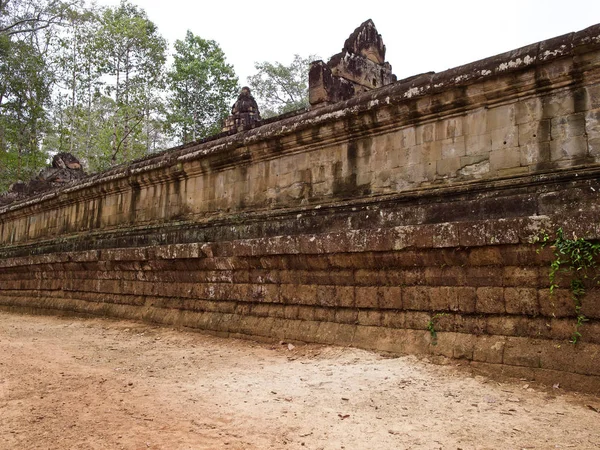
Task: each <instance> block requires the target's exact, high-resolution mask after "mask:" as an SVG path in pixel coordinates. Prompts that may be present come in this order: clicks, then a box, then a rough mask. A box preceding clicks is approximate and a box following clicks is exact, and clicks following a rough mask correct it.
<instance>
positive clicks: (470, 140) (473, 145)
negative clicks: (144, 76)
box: [465, 132, 492, 156]
mask: <svg viewBox="0 0 600 450" xmlns="http://www.w3.org/2000/svg"><path fill="white" fill-rule="evenodd" d="M491 151H492V134H491V132H490V133H485V134H481V135H475V136H474V135H467V136H466V139H465V155H466V156H473V155H487V154H488V153H489V152H491Z"/></svg>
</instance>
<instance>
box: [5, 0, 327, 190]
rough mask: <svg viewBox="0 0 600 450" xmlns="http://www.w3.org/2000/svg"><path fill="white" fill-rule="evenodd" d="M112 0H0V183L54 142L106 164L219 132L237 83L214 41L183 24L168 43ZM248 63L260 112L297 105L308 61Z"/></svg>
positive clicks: (33, 167)
mask: <svg viewBox="0 0 600 450" xmlns="http://www.w3.org/2000/svg"><path fill="white" fill-rule="evenodd" d="M167 50H168V43H167V41H166V40H165V39H164V38H163V37H162V36H161V34H160V30H159V29H158V27H157V26H156V24H155V23H154V22H152V21H151V20H150V19H149V18H148V16H147V14H146V12H145V11H144V10H143V9H142V8H140V7H138V6H135V5H133V4H132V3H130V2H129V1H128V0H121V3H120V4H119V5H116V6H113V7H98V6H96V5H95V4H93V3H92V4H90V3H88V1H87V0H0V175H1V176H0V192H2V191H4V190H6V189H7V188H8V186H9V185H10V184H11V183H13V182H15V181H17V180H22V181H27V180H29V179H31V178H33V177H35V176H36V175H37V174H38V173H39V171H40V169H41V168H42V167H44V166H45V165H46V164H47V163H48V161H49V160H50V159H51V157H52V155H54V154H56V153H59V152H69V153H72V154H74V155H75V156H77V157H78V158H79V159H80V161H82V163H83V164H84V166H85V167H86V168H87V170H88V171H91V172H95V171H100V170H105V169H107V168H109V167H111V166H113V165H115V164H119V163H122V162H126V161H130V160H132V159H135V158H139V157H142V156H144V155H147V154H149V153H152V152H155V151H159V150H163V149H166V148H168V147H169V146H172V145H173V144H175V143H188V142H191V141H194V140H197V139H201V138H203V137H206V136H209V135H212V134H214V133H218V132H219V131H220V130H221V122H222V120H223V119H224V118H225V117H226V116H227V115H228V114H229V112H230V108H231V105H232V104H233V102H234V100H235V97H236V96H237V94H238V93H239V83H238V77H237V76H236V74H235V71H234V69H233V66H232V65H231V64H229V63H228V62H227V59H226V57H225V54H224V52H223V50H222V49H221V48H220V46H219V44H218V43H217V42H215V41H212V40H208V39H203V38H202V37H200V36H198V35H195V34H194V33H192V32H191V31H187V33H186V34H185V36H183V38H182V39H181V40H177V41H175V43H174V46H173V54H172V64H171V65H170V67H168V68H167V67H166V63H167ZM313 59H316V58H314V57H308V58H302V57H300V56H298V55H296V56H295V57H294V60H293V61H292V63H291V64H290V65H283V64H281V63H279V62H276V63H270V62H266V61H265V62H262V63H256V69H257V73H256V74H255V75H254V76H252V77H250V78H249V82H250V86H251V87H252V91H253V94H254V96H255V97H256V99H257V100H258V102H259V104H260V106H261V110H262V114H263V117H269V116H272V115H277V114H281V113H284V112H287V111H291V110H295V109H298V108H302V107H304V106H306V105H307V104H308V103H307V84H308V82H307V78H308V64H309V62H310V61H311V60H313Z"/></svg>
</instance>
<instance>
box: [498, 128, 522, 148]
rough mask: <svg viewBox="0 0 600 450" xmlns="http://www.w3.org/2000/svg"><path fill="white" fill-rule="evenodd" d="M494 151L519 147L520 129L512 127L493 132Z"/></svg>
mask: <svg viewBox="0 0 600 450" xmlns="http://www.w3.org/2000/svg"><path fill="white" fill-rule="evenodd" d="M491 136H492V151H495V150H502V149H507V148H514V147H518V146H519V127H517V126H516V125H515V126H510V127H506V128H499V129H496V130H492V132H491Z"/></svg>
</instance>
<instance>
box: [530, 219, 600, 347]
mask: <svg viewBox="0 0 600 450" xmlns="http://www.w3.org/2000/svg"><path fill="white" fill-rule="evenodd" d="M539 240H540V242H541V245H542V247H546V246H550V248H551V249H552V250H553V252H554V260H553V261H552V263H551V264H550V272H549V277H550V293H551V294H554V292H555V290H556V289H557V288H558V287H560V286H559V284H558V281H557V275H558V274H560V273H562V274H565V275H566V276H567V277H568V278H569V279H570V281H569V289H570V291H571V299H572V300H573V305H574V308H575V314H576V316H577V322H576V324H575V331H574V332H573V335H572V336H571V342H572V343H573V344H576V343H577V342H578V341H579V339H580V338H581V332H580V328H581V326H582V325H583V324H584V323H585V322H587V320H588V319H587V317H585V315H584V314H583V312H582V302H583V298H584V297H585V294H586V290H587V287H588V286H590V285H594V284H598V280H599V277H600V273H599V272H598V266H597V257H598V255H599V254H600V243H594V242H590V241H588V240H586V239H583V238H578V237H576V236H575V235H573V238H572V239H569V238H567V237H565V235H564V232H563V229H562V228H559V229H558V230H557V231H556V237H555V238H554V240H552V239H551V238H550V236H549V235H548V234H547V233H543V234H542V236H541V238H540V239H539Z"/></svg>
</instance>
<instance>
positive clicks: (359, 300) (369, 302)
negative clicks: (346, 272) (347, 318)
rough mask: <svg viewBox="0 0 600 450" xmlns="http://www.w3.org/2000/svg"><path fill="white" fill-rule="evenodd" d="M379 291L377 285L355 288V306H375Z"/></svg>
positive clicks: (377, 302)
mask: <svg viewBox="0 0 600 450" xmlns="http://www.w3.org/2000/svg"><path fill="white" fill-rule="evenodd" d="M380 294H381V292H380V291H379V288H378V287H360V286H357V287H356V288H355V305H356V307H357V308H377V306H378V304H379V302H380V301H379V296H380Z"/></svg>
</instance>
